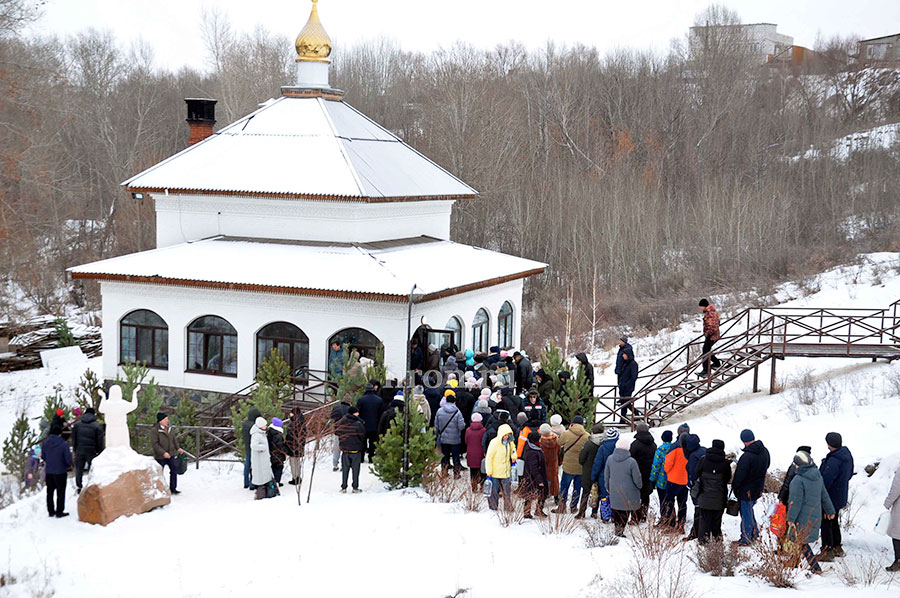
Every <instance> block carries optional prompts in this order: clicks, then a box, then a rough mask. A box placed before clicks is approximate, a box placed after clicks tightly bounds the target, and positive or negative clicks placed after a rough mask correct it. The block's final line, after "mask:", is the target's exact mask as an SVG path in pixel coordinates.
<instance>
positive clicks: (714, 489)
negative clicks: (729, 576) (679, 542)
mask: <svg viewBox="0 0 900 598" xmlns="http://www.w3.org/2000/svg"><path fill="white" fill-rule="evenodd" d="M729 481H731V463H730V462H729V461H728V459H727V458H726V457H725V443H724V442H723V441H721V440H713V442H712V446H711V447H710V448H708V449H707V450H706V454H705V455H703V456H702V457H701V458H700V462H699V463H698V464H697V479H696V480H695V482H694V485H693V486H692V487H691V498H693V499H694V501H695V503H694V504H695V505H696V511H695V513H696V515H697V518H698V519H699V523H698V525H697V538H698V541H699V542H700V544H706V543H707V542H709V540H710V538H721V537H722V514H723V513H724V512H725V505H726V503H727V502H728V482H729Z"/></svg>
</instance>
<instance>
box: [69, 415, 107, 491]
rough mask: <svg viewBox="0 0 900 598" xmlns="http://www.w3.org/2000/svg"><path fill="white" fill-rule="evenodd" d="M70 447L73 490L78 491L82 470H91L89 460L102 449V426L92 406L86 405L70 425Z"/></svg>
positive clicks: (80, 486) (82, 474)
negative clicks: (73, 455) (82, 413)
mask: <svg viewBox="0 0 900 598" xmlns="http://www.w3.org/2000/svg"><path fill="white" fill-rule="evenodd" d="M72 448H73V450H74V453H75V490H76V492H79V493H80V492H81V488H82V485H81V482H82V478H83V476H84V472H85V471H90V470H91V461H93V460H94V457H96V456H97V455H99V454H100V452H101V451H102V450H103V428H101V427H100V424H99V423H98V422H97V415H96V413H95V411H94V408H93V407H88V408H87V410H85V412H84V415H82V416H81V419H80V420H78V421H77V422H75V425H74V426H72Z"/></svg>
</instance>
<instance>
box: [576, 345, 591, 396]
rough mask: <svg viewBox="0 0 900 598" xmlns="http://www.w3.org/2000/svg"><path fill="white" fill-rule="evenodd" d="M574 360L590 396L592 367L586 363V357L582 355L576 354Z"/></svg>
mask: <svg viewBox="0 0 900 598" xmlns="http://www.w3.org/2000/svg"><path fill="white" fill-rule="evenodd" d="M575 359H577V360H578V369H579V370H580V371H581V372H583V373H584V379H585V380H587V383H588V388H590V389H591V390H590V392H591V394H593V392H594V365H593V364H592V363H591V362H590V361H588V357H587V355H586V354H584V353H578V354H576V355H575Z"/></svg>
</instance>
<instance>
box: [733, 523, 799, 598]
mask: <svg viewBox="0 0 900 598" xmlns="http://www.w3.org/2000/svg"><path fill="white" fill-rule="evenodd" d="M795 546H796V545H795ZM743 550H747V549H746V548H745V549H743ZM750 550H751V551H752V555H753V557H754V558H755V561H756V562H754V563H753V564H752V565H750V566H749V567H747V569H746V572H747V574H748V575H750V576H751V577H756V578H759V579H762V580H763V581H765V582H766V583H768V584H769V585H771V586H775V587H776V588H793V587H794V586H795V583H796V580H797V561H798V559H799V556H800V555H799V554H790V553H787V552H785V551H783V550H782V549H781V547H780V546H779V544H778V538H776V537H775V536H774V535H772V533H771V532H769V531H768V530H766V529H763V530H760V535H759V539H758V540H757V541H756V542H754V543H753V544H752V548H751V549H750Z"/></svg>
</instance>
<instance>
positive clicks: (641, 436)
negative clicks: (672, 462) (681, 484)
mask: <svg viewBox="0 0 900 598" xmlns="http://www.w3.org/2000/svg"><path fill="white" fill-rule="evenodd" d="M635 430H636V432H635V435H634V441H633V442H632V443H631V456H632V457H633V458H634V460H635V461H637V464H638V469H639V470H640V471H641V480H642V482H643V484H642V485H641V508H640V510H638V511H637V520H638V521H643V520H644V519H646V518H647V512H648V511H649V509H650V495H651V494H653V487H654V486H655V484H651V483H650V473H651V472H652V471H653V457H654V456H655V455H656V442H655V441H654V440H653V436H652V435H651V434H650V426H648V425H647V423H646V422H638V423H637V425H636V426H635Z"/></svg>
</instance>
